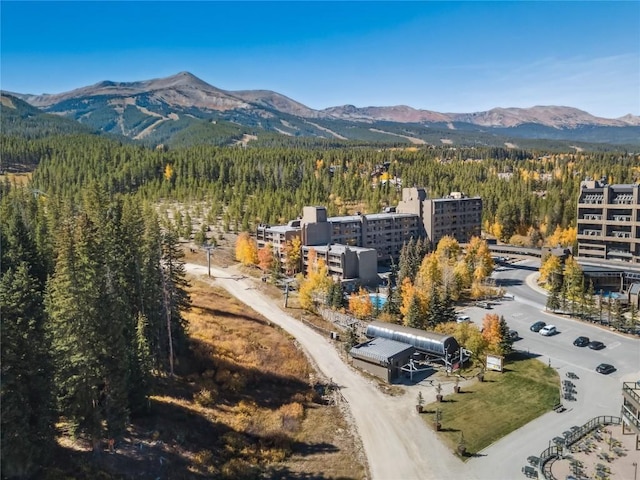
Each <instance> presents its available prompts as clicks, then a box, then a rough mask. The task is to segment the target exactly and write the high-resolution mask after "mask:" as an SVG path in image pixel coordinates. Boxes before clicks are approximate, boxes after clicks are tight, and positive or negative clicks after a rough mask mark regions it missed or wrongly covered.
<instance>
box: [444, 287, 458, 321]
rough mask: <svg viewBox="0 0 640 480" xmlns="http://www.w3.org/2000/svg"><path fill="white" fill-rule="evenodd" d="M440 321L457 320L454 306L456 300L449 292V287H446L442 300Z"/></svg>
mask: <svg viewBox="0 0 640 480" xmlns="http://www.w3.org/2000/svg"><path fill="white" fill-rule="evenodd" d="M440 305H441V308H440V323H445V322H455V321H456V311H455V308H454V302H453V299H452V298H451V295H450V294H449V289H445V291H444V294H443V295H442V299H441V301H440Z"/></svg>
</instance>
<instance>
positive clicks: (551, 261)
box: [539, 255, 562, 283]
mask: <svg viewBox="0 0 640 480" xmlns="http://www.w3.org/2000/svg"><path fill="white" fill-rule="evenodd" d="M561 273H562V262H560V258H559V257H556V256H555V255H547V258H545V259H544V260H543V261H542V265H540V278H539V282H540V283H550V282H551V281H552V279H553V277H554V275H560V274H561Z"/></svg>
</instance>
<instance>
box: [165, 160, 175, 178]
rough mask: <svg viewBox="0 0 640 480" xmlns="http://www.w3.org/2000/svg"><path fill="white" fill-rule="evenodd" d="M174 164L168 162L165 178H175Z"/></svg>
mask: <svg viewBox="0 0 640 480" xmlns="http://www.w3.org/2000/svg"><path fill="white" fill-rule="evenodd" d="M173 173H174V172H173V165H171V164H170V163H167V164H166V165H165V167H164V179H165V180H167V181H170V180H171V179H172V178H173Z"/></svg>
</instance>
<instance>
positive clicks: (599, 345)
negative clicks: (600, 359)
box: [589, 340, 604, 350]
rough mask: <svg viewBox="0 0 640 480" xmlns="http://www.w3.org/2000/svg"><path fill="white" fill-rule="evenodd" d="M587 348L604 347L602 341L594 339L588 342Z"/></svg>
mask: <svg viewBox="0 0 640 480" xmlns="http://www.w3.org/2000/svg"><path fill="white" fill-rule="evenodd" d="M589 348H590V349H591V350H602V349H603V348H604V343H602V342H598V341H597V340H594V341H593V342H589Z"/></svg>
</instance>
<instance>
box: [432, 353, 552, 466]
mask: <svg viewBox="0 0 640 480" xmlns="http://www.w3.org/2000/svg"><path fill="white" fill-rule="evenodd" d="M484 379H485V381H484V382H480V381H479V380H478V381H475V382H474V383H473V384H472V385H469V386H467V387H465V388H462V391H461V393H458V394H455V393H454V394H451V395H449V396H446V397H444V399H443V401H442V402H441V403H431V404H429V405H425V408H424V411H425V412H426V413H424V414H423V415H422V418H423V419H424V421H425V422H428V423H429V424H430V425H431V426H433V424H434V417H435V415H434V413H435V410H436V408H438V409H439V410H440V412H441V414H442V419H441V421H440V422H441V424H442V430H441V431H440V432H439V433H438V435H440V436H441V438H442V440H443V441H444V442H445V443H446V444H447V445H449V446H450V447H451V448H452V449H454V450H455V448H456V447H457V445H458V442H459V440H460V436H461V433H462V434H463V435H464V441H465V444H466V448H467V456H468V455H472V454H474V453H477V452H479V451H480V450H482V449H483V448H485V447H487V446H488V445H491V444H492V443H493V442H495V441H496V440H498V439H500V438H502V437H504V436H505V435H507V434H508V433H510V432H512V431H514V430H516V429H517V428H519V427H521V426H523V425H525V424H526V423H528V422H530V421H531V420H533V419H534V418H536V417H539V416H540V415H542V414H543V413H545V412H547V411H549V410H551V409H552V408H553V406H554V405H555V404H556V403H558V400H559V389H560V379H559V377H558V373H557V372H556V371H555V370H554V369H553V368H549V367H548V366H547V365H545V364H544V363H543V362H541V361H539V360H536V359H534V358H528V359H527V358H525V357H517V356H511V357H510V361H508V362H506V365H505V371H504V372H503V373H498V372H486V373H485V377H484Z"/></svg>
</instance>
